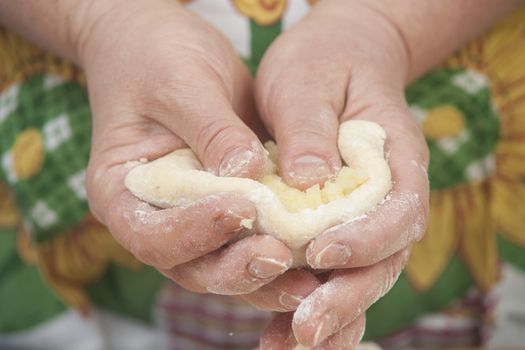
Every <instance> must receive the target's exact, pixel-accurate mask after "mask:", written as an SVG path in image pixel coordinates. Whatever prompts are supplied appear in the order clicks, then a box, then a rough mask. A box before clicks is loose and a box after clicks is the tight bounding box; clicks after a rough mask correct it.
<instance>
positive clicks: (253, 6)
mask: <svg viewBox="0 0 525 350" xmlns="http://www.w3.org/2000/svg"><path fill="white" fill-rule="evenodd" d="M232 1H233V4H234V5H235V7H236V8H237V9H238V10H239V12H241V13H242V14H243V15H245V16H247V17H249V18H251V19H252V20H254V21H255V22H256V23H257V24H259V25H263V26H266V25H271V24H273V23H275V22H277V21H278V20H279V19H281V17H282V16H283V13H284V11H285V9H286V5H287V0H232Z"/></svg>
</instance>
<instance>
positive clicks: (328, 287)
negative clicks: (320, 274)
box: [292, 249, 409, 346]
mask: <svg viewBox="0 0 525 350" xmlns="http://www.w3.org/2000/svg"><path fill="white" fill-rule="evenodd" d="M408 256H409V250H408V249H405V250H403V251H402V252H399V253H397V254H395V255H393V256H392V257H390V258H388V259H386V260H384V261H382V262H380V263H378V264H376V265H373V266H370V267H365V268H359V269H344V270H336V271H335V272H334V273H333V274H332V276H331V277H330V279H329V280H328V281H327V282H326V283H325V284H323V285H322V286H321V287H319V288H318V289H316V290H315V291H314V292H313V293H312V294H310V295H309V296H308V297H307V298H306V299H305V300H303V302H302V303H301V305H299V307H298V308H297V311H296V312H295V314H294V320H293V324H292V327H293V331H294V334H295V337H296V339H297V340H298V341H299V343H301V344H303V345H306V346H314V345H318V344H320V343H321V342H323V341H324V340H325V339H326V338H328V337H329V336H331V335H332V334H335V333H336V332H338V331H339V330H341V329H342V328H344V327H345V326H347V325H348V324H350V323H351V322H353V321H354V320H356V319H357V317H358V316H359V315H361V314H362V313H364V312H365V311H366V310H367V309H368V308H369V307H370V306H371V305H372V304H373V303H375V302H376V301H377V300H378V299H379V298H381V297H382V296H383V295H384V294H385V293H386V292H387V291H388V290H390V289H391V288H392V286H393V285H394V283H395V282H396V280H397V278H398V277H399V275H400V273H401V271H402V269H403V267H404V266H405V264H406V262H407V260H408Z"/></svg>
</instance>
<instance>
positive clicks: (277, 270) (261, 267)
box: [248, 257, 290, 278]
mask: <svg viewBox="0 0 525 350" xmlns="http://www.w3.org/2000/svg"><path fill="white" fill-rule="evenodd" d="M289 267H290V266H289V264H286V263H284V262H282V261H279V260H276V259H272V258H261V257H257V258H254V259H253V260H252V261H250V263H249V264H248V271H250V273H251V274H252V276H253V277H256V278H270V277H276V276H279V275H282V274H283V273H284V272H285V271H286V270H288V268H289Z"/></svg>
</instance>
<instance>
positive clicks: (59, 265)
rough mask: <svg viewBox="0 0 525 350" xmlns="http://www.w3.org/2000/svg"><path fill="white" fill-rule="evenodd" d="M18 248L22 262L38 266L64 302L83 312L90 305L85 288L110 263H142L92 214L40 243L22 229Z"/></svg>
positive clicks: (101, 273) (128, 264)
mask: <svg viewBox="0 0 525 350" xmlns="http://www.w3.org/2000/svg"><path fill="white" fill-rule="evenodd" d="M17 249H18V253H19V255H20V257H21V258H22V260H23V261H24V262H25V263H27V264H33V265H37V266H38V268H39V270H40V272H41V273H42V276H43V277H44V279H45V280H46V282H47V283H48V284H49V286H50V287H51V288H52V289H53V291H54V292H55V293H56V294H57V296H58V297H59V298H60V299H61V300H62V301H63V302H64V303H65V304H67V305H70V306H72V307H74V308H75V309H77V310H79V311H81V312H83V313H86V312H88V311H89V307H90V303H89V298H88V295H87V294H86V292H85V291H84V288H86V287H87V286H89V285H90V284H92V283H94V282H96V281H97V280H98V279H99V278H100V277H101V276H102V275H103V274H104V273H105V271H106V269H107V268H108V267H109V265H110V263H112V262H115V263H118V264H120V265H123V266H126V267H129V268H132V269H137V268H139V267H140V266H141V264H140V263H139V262H138V261H137V260H136V259H135V258H134V257H133V256H132V255H131V254H130V253H128V252H127V251H126V250H124V249H123V248H122V247H121V246H120V245H119V244H118V243H117V242H116V241H115V240H114V239H113V237H112V236H111V234H110V233H109V231H108V230H107V229H106V228H105V227H104V226H103V225H102V224H100V223H99V222H97V221H96V220H95V219H94V218H93V217H92V216H91V215H88V216H87V217H86V219H85V220H84V221H82V222H81V223H79V224H78V225H77V226H76V227H75V228H73V229H72V230H70V231H67V232H64V233H62V234H59V235H57V236H55V237H54V238H52V239H51V240H49V241H48V242H45V243H43V244H40V245H36V244H34V243H33V242H32V241H31V238H30V236H29V234H28V233H27V232H26V231H25V230H24V229H23V228H21V229H20V230H19V234H18V241H17Z"/></svg>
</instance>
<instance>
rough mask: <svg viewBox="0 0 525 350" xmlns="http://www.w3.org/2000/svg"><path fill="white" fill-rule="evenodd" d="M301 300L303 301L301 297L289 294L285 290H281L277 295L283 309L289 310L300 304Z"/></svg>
mask: <svg viewBox="0 0 525 350" xmlns="http://www.w3.org/2000/svg"><path fill="white" fill-rule="evenodd" d="M301 301H303V298H301V297H299V296H296V295H291V294H288V293H285V292H281V295H279V303H281V305H282V306H283V307H284V308H285V309H287V310H290V311H293V310H295V309H297V307H298V306H299V305H300V304H301Z"/></svg>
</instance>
